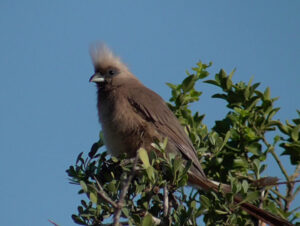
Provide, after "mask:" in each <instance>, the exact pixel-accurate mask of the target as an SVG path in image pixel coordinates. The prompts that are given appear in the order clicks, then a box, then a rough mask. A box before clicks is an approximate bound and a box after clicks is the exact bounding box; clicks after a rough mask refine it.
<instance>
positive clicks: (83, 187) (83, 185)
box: [79, 180, 88, 192]
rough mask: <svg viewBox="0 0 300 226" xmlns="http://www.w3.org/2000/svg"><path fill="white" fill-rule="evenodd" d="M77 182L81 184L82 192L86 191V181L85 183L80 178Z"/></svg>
mask: <svg viewBox="0 0 300 226" xmlns="http://www.w3.org/2000/svg"><path fill="white" fill-rule="evenodd" d="M79 183H80V186H81V188H82V190H83V191H84V192H87V191H88V188H87V185H86V183H85V182H84V181H83V180H81V181H80V182H79Z"/></svg>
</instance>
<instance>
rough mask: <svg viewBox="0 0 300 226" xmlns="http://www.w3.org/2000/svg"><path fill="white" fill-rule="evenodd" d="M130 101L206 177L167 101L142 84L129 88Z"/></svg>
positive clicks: (193, 149)
mask: <svg viewBox="0 0 300 226" xmlns="http://www.w3.org/2000/svg"><path fill="white" fill-rule="evenodd" d="M127 92H128V93H127V95H128V101H129V103H130V104H131V106H132V107H133V108H134V110H135V111H136V112H137V113H138V114H139V115H140V116H141V117H143V118H144V119H145V120H146V121H148V122H149V123H153V124H154V125H155V127H156V129H157V131H158V132H159V133H160V134H162V135H163V136H165V137H168V141H169V142H172V143H173V144H174V145H175V146H176V148H177V149H178V151H179V152H180V153H181V155H182V156H183V157H184V158H185V159H186V160H191V161H192V163H193V166H194V167H195V168H196V169H197V171H198V172H199V173H200V175H199V174H198V175H199V176H201V177H202V178H206V176H205V174H204V172H203V170H202V167H201V165H200V162H199V160H198V157H197V153H196V150H195V148H194V147H193V144H192V142H191V141H190V139H189V137H188V136H187V134H186V133H185V131H184V129H183V127H182V126H181V125H180V123H179V121H178V119H177V118H176V117H175V115H174V114H173V112H172V111H171V110H170V109H169V108H168V106H167V105H166V103H165V101H164V100H163V99H162V98H161V97H160V96H159V95H158V94H156V93H155V92H153V91H152V90H150V89H148V88H147V87H145V86H143V85H140V86H135V87H131V88H130V89H128V90H127Z"/></svg>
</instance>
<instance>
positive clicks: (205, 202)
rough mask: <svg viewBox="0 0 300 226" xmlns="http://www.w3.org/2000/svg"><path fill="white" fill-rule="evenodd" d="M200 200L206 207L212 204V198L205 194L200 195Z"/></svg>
mask: <svg viewBox="0 0 300 226" xmlns="http://www.w3.org/2000/svg"><path fill="white" fill-rule="evenodd" d="M200 200H201V204H202V205H203V206H204V207H205V208H209V206H210V200H209V198H207V197H206V196H204V195H201V196H200Z"/></svg>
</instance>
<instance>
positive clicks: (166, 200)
mask: <svg viewBox="0 0 300 226" xmlns="http://www.w3.org/2000/svg"><path fill="white" fill-rule="evenodd" d="M168 193H169V192H168V187H167V185H166V184H165V186H164V217H166V216H168V213H169V194H168Z"/></svg>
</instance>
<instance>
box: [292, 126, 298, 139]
mask: <svg viewBox="0 0 300 226" xmlns="http://www.w3.org/2000/svg"><path fill="white" fill-rule="evenodd" d="M299 130H300V125H298V126H295V127H294V128H293V129H292V133H291V137H292V139H293V140H294V141H297V140H298V139H299Z"/></svg>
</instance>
